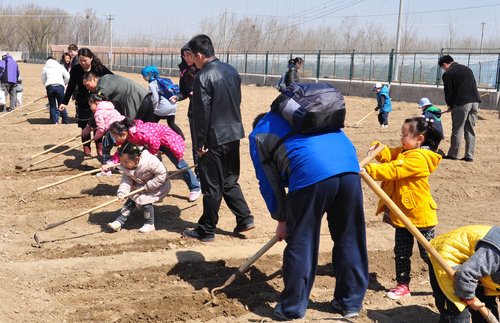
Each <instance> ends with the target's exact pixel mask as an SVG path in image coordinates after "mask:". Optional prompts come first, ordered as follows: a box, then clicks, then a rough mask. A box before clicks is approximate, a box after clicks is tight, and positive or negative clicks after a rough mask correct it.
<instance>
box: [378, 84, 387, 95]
mask: <svg viewBox="0 0 500 323" xmlns="http://www.w3.org/2000/svg"><path fill="white" fill-rule="evenodd" d="M379 94H389V88H388V87H387V85H385V84H384V85H383V86H382V88H381V89H380V92H379Z"/></svg>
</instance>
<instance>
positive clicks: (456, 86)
mask: <svg viewBox="0 0 500 323" xmlns="http://www.w3.org/2000/svg"><path fill="white" fill-rule="evenodd" d="M439 67H441V68H442V69H443V70H444V71H445V72H444V73H443V84H444V98H445V101H446V105H448V110H447V111H445V112H451V121H452V129H451V143H450V149H449V150H448V154H447V155H446V156H444V158H445V159H451V160H457V159H458V154H459V153H460V146H461V145H462V134H463V136H464V138H465V155H464V157H463V158H462V159H461V160H463V161H466V162H472V161H473V160H474V148H475V145H476V133H475V131H474V127H475V126H476V121H477V116H478V110H479V102H481V99H480V98H479V92H478V91H477V85H476V79H475V78H474V74H473V73H472V71H471V69H470V68H468V67H467V66H465V65H461V64H458V63H456V62H455V61H453V58H452V57H451V56H450V55H444V56H443V57H441V58H440V59H439Z"/></svg>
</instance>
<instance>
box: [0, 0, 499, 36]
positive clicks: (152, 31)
mask: <svg viewBox="0 0 500 323" xmlns="http://www.w3.org/2000/svg"><path fill="white" fill-rule="evenodd" d="M30 2H32V0H15V1H9V0H3V1H2V0H0V5H1V4H3V5H9V4H10V5H12V6H14V7H16V6H19V5H22V4H27V3H30ZM37 3H38V5H39V6H41V7H46V8H61V9H64V10H65V11H67V12H68V13H70V14H74V15H79V14H82V13H83V11H84V10H85V8H89V7H91V8H92V9H93V10H95V11H96V14H97V16H99V17H101V18H103V19H104V18H105V17H106V16H107V15H109V14H111V15H113V18H114V20H113V35H114V37H116V36H118V37H119V36H120V35H125V34H129V35H130V34H136V33H139V32H140V33H142V34H144V35H146V36H148V35H152V36H154V37H159V36H160V37H164V38H168V37H169V36H168V35H158V34H163V33H165V32H164V31H163V30H168V32H167V34H171V35H174V34H176V35H179V34H181V33H182V34H183V35H184V36H186V37H187V38H190V37H191V36H194V35H195V34H197V33H198V32H200V26H201V22H202V21H204V20H207V19H217V20H218V19H220V17H221V16H222V15H224V12H225V11H226V10H227V12H228V14H235V15H237V16H238V17H243V16H250V17H270V16H273V17H276V18H278V19H284V20H285V21H288V22H293V23H294V24H298V26H301V27H304V28H307V27H311V26H313V25H324V26H328V25H332V26H338V24H339V23H340V21H342V19H343V18H345V17H354V18H355V19H356V21H357V22H358V23H359V24H360V25H362V26H363V25H366V24H368V25H372V24H377V25H380V26H382V27H383V28H384V30H386V31H387V33H389V34H391V35H395V34H396V30H397V23H398V13H399V5H400V0H377V1H375V0H364V1H363V0H340V1H339V0H203V1H200V0H186V1H168V0H142V1H127V0H84V1H66V2H64V1H61V0H42V1H38V2H37ZM61 4H64V6H63V7H61ZM405 17H407V18H408V19H406V20H407V21H410V22H411V24H412V25H414V29H415V30H416V31H417V32H418V34H419V35H421V36H424V38H431V39H435V38H438V39H445V38H446V35H447V34H448V30H449V27H450V24H452V25H453V26H454V28H455V29H456V30H457V32H458V34H459V35H460V36H463V37H468V36H470V37H474V38H477V39H480V37H481V33H482V27H483V24H482V23H484V39H485V40H486V39H488V38H493V37H495V38H498V37H500V19H499V18H500V1H498V0H497V1H494V0H439V1H438V0H404V1H403V23H404V21H405V19H404V18H405Z"/></svg>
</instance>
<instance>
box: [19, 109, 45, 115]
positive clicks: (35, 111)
mask: <svg viewBox="0 0 500 323" xmlns="http://www.w3.org/2000/svg"><path fill="white" fill-rule="evenodd" d="M43 110H47V107H43V108H40V109H36V110H33V111H30V112H26V113H24V114H23V117H25V116H28V115H30V114H32V113H37V112H40V111H43Z"/></svg>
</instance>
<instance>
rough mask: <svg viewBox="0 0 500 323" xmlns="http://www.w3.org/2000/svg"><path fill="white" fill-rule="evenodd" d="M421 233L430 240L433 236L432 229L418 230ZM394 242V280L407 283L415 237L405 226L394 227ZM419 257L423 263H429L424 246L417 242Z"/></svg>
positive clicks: (408, 281) (409, 278)
mask: <svg viewBox="0 0 500 323" xmlns="http://www.w3.org/2000/svg"><path fill="white" fill-rule="evenodd" d="M420 233H422V235H423V236H424V237H425V239H427V241H431V240H432V239H433V238H434V229H431V230H426V231H420ZM394 240H395V244H394V256H395V260H396V281H397V282H398V284H409V283H410V280H411V277H410V273H411V259H410V258H411V255H412V254H413V243H414V241H415V238H414V237H413V235H412V234H411V233H410V231H408V229H406V228H396V234H395V238H394ZM418 249H419V251H420V257H421V258H422V260H423V261H425V263H427V264H428V263H429V256H428V255H427V251H426V250H425V248H424V247H423V246H422V245H421V244H420V243H419V244H418Z"/></svg>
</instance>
